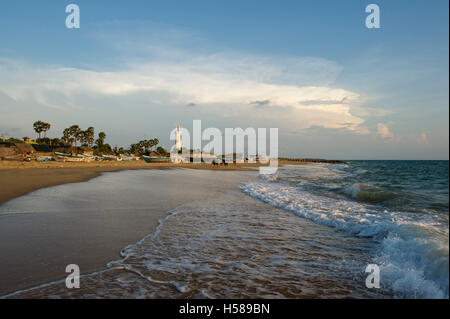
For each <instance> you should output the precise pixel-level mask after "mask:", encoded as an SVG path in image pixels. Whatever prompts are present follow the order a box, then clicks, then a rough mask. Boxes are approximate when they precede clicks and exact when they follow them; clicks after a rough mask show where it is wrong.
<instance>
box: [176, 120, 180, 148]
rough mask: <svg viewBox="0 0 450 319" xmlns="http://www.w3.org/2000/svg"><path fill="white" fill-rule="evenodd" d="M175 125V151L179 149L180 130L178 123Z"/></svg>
mask: <svg viewBox="0 0 450 319" xmlns="http://www.w3.org/2000/svg"><path fill="white" fill-rule="evenodd" d="M176 127H177V130H176V132H175V137H176V144H175V148H176V149H177V151H181V130H180V124H177V125H176Z"/></svg>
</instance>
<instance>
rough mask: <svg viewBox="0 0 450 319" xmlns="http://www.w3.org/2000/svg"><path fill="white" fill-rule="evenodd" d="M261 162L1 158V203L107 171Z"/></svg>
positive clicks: (250, 167) (245, 166) (242, 167)
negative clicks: (151, 161) (31, 159)
mask: <svg viewBox="0 0 450 319" xmlns="http://www.w3.org/2000/svg"><path fill="white" fill-rule="evenodd" d="M259 166H261V164H249V163H238V164H230V165H228V166H220V167H214V166H212V165H211V164H206V163H190V164H173V163H151V164H148V163H145V162H141V161H140V162H106V163H103V162H102V163H61V162H46V163H38V162H34V163H33V162H32V163H27V162H16V161H0V206H1V205H3V204H4V203H6V202H8V201H10V200H12V199H14V198H17V197H20V196H23V195H26V194H28V193H31V192H33V191H35V190H38V189H42V188H46V187H52V186H58V185H63V184H69V183H80V182H86V181H89V180H90V179H92V178H95V177H98V176H100V175H101V174H102V173H106V172H118V171H124V170H152V169H158V170H165V169H174V168H189V169H201V170H215V171H254V169H255V168H258V167H259Z"/></svg>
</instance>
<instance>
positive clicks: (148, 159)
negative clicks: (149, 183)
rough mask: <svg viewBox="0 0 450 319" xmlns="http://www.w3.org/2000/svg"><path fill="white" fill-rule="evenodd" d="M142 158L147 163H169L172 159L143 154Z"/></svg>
mask: <svg viewBox="0 0 450 319" xmlns="http://www.w3.org/2000/svg"><path fill="white" fill-rule="evenodd" d="M142 158H143V159H144V161H146V162H147V163H168V162H170V161H171V159H170V157H157V156H147V155H142Z"/></svg>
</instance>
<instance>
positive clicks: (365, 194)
mask: <svg viewBox="0 0 450 319" xmlns="http://www.w3.org/2000/svg"><path fill="white" fill-rule="evenodd" d="M344 193H345V194H346V195H348V196H350V197H351V198H354V199H357V200H360V201H363V202H369V203H377V202H383V201H386V200H390V199H393V198H395V197H397V195H396V194H395V193H393V192H390V191H388V190H385V189H383V188H382V187H378V186H374V185H370V184H353V185H351V186H347V187H346V188H345V189H344Z"/></svg>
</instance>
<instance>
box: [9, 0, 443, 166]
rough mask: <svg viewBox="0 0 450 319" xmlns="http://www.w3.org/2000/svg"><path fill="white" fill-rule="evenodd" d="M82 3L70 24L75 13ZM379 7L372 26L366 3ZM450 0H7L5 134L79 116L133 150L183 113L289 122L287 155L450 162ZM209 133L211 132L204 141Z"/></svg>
mask: <svg viewBox="0 0 450 319" xmlns="http://www.w3.org/2000/svg"><path fill="white" fill-rule="evenodd" d="M70 3H75V4H77V5H78V6H79V8H80V28H79V29H68V28H66V25H65V21H66V17H67V15H68V13H66V12H65V8H66V6H67V5H68V4H70ZM370 3H376V4H377V5H378V6H379V8H380V26H381V27H380V28H379V29H368V28H367V27H366V25H365V20H366V17H367V16H368V15H369V14H368V13H366V12H365V8H366V6H367V5H368V4H370ZM448 6H449V3H448V1H447V0H433V1H422V0H421V1H406V0H395V1H394V0H389V1H377V2H373V1H371V0H366V1H360V0H348V1H333V0H330V1H325V0H316V1H312V0H311V1H299V0H293V1H285V0H280V1H261V0H259V1H254V0H246V1H235V0H227V1H223V0H217V1H210V0H208V1H207V0H196V1H173V0H165V1H137V0H130V1H126V2H125V1H103V0H96V1H87V0H78V1H75V0H74V1H72V2H71V1H62V0H55V1H50V0H47V1H46V0H42V1H32V2H31V1H24V0H17V1H8V2H2V4H1V6H0V133H6V134H8V135H9V136H15V137H22V136H31V137H35V136H36V134H35V133H34V131H33V128H32V123H33V122H34V121H36V120H42V121H46V122H49V123H51V125H52V128H51V130H50V131H49V132H48V136H49V137H61V135H62V130H63V129H64V128H66V127H68V126H70V125H72V124H78V125H80V126H81V127H82V128H87V127H89V126H94V127H95V129H96V131H97V132H99V131H105V132H106V134H107V142H109V143H110V144H111V145H113V146H115V145H118V146H128V145H130V144H131V143H135V142H137V141H139V140H141V139H149V138H154V137H157V138H158V139H159V140H160V142H161V144H162V145H163V146H165V147H166V148H170V147H171V146H172V145H173V143H174V142H173V141H170V140H169V133H170V131H171V130H172V129H173V128H174V126H175V124H176V123H180V124H181V125H182V126H184V127H186V128H187V129H191V128H192V121H193V120H196V119H199V120H201V121H202V127H203V128H204V129H205V128H207V127H217V128H219V129H221V130H224V129H225V128H227V127H230V128H236V127H242V128H244V129H245V128H248V127H253V128H271V127H276V128H278V129H279V154H280V156H289V157H321V158H329V159H448V157H449V131H448V130H449V128H448V127H449V122H448V121H449V119H448V117H449V73H448V72H449V71H448V70H449V65H448V64H449V51H448V50H449V49H448V47H449V33H448V32H449V31H448V30H449V17H448V12H449V8H448ZM206 143H207V142H206Z"/></svg>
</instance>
